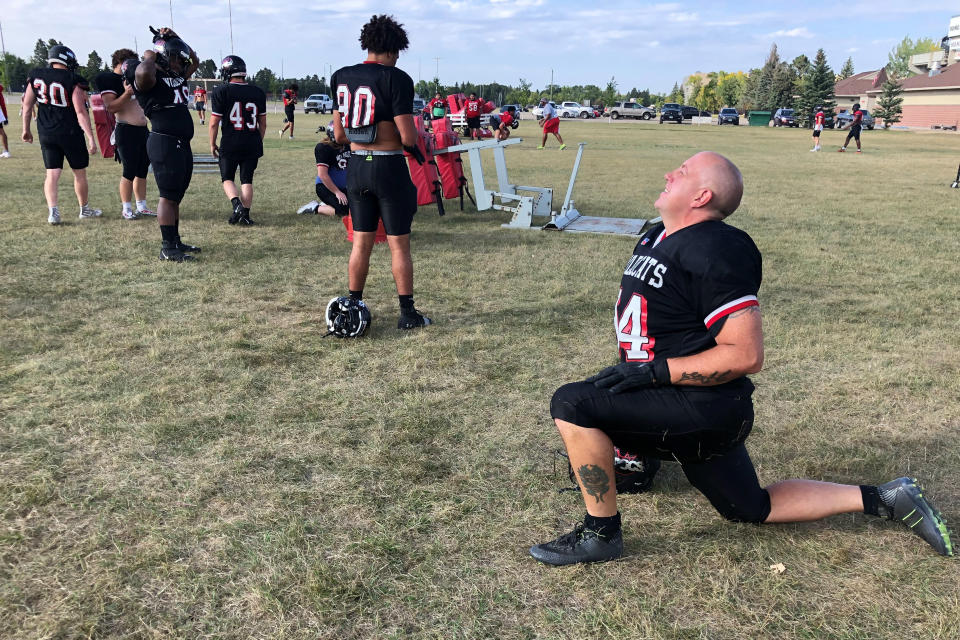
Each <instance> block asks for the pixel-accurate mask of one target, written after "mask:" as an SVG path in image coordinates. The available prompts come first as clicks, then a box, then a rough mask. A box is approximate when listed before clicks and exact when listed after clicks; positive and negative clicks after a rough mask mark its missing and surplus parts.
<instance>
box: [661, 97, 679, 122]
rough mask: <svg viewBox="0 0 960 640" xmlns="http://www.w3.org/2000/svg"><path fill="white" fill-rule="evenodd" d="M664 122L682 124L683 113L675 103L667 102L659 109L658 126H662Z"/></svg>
mask: <svg viewBox="0 0 960 640" xmlns="http://www.w3.org/2000/svg"><path fill="white" fill-rule="evenodd" d="M664 120H671V121H673V122H676V123H677V124H683V111H682V110H681V108H680V105H678V104H677V103H675V102H667V103H665V104H664V105H663V106H662V107H660V124H663V122H664Z"/></svg>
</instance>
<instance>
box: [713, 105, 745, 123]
mask: <svg viewBox="0 0 960 640" xmlns="http://www.w3.org/2000/svg"><path fill="white" fill-rule="evenodd" d="M717 124H718V125H721V124H735V125H738V126H739V125H740V114H739V113H738V112H737V110H736V109H734V108H733V107H724V108H723V109H720V113H718V114H717Z"/></svg>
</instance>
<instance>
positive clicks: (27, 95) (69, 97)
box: [21, 44, 101, 224]
mask: <svg viewBox="0 0 960 640" xmlns="http://www.w3.org/2000/svg"><path fill="white" fill-rule="evenodd" d="M47 56H48V59H47V62H48V63H49V64H50V66H49V67H44V68H37V69H34V70H33V71H31V72H30V75H29V76H28V78H27V89H26V91H25V92H24V95H23V112H22V115H23V135H22V136H21V137H22V139H23V141H24V142H26V143H28V144H32V143H33V133H32V132H31V131H30V121H31V117H32V116H33V107H34V105H39V108H38V113H37V132H38V133H39V135H40V151H41V152H42V154H43V165H44V166H45V167H46V169H47V175H46V179H45V180H44V182H43V194H44V195H45V196H46V199H47V206H48V207H49V215H48V217H47V222H49V223H50V224H60V210H59V208H58V206H57V183H58V182H59V181H60V174H61V173H62V172H63V159H64V158H66V159H67V162H68V163H69V164H70V168H71V169H72V170H73V189H74V191H75V192H76V194H77V200H78V201H79V202H80V218H81V219H84V218H97V217H99V216H100V215H101V211H100V210H99V209H92V208H90V206H89V205H88V204H87V195H88V191H89V188H88V185H87V165H89V164H90V155H91V154H95V153H96V152H97V142H96V138H95V137H94V135H93V129H92V128H91V126H90V114H88V113H87V89H88V88H89V84H87V81H86V80H85V79H84V78H83V77H81V76H79V75H77V74H76V69H77V57H76V56H75V55H74V53H73V51H71V50H70V49H69V48H68V47H65V46H63V45H62V44H58V45H54V46H53V47H50V51H49V52H48V53H47ZM84 136H86V137H87V140H86V144H84V140H83V137H84Z"/></svg>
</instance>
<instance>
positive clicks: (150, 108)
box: [123, 28, 200, 262]
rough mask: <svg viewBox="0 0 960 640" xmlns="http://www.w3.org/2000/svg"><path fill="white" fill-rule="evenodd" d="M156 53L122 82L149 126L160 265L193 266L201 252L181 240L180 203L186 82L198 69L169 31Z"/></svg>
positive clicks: (185, 159)
mask: <svg viewBox="0 0 960 640" xmlns="http://www.w3.org/2000/svg"><path fill="white" fill-rule="evenodd" d="M153 46H154V48H153V49H152V50H149V51H145V52H144V54H143V60H142V61H140V62H139V63H136V64H134V63H135V62H136V61H135V60H130V61H128V62H126V63H125V64H124V68H123V77H124V79H125V80H126V81H127V84H129V85H131V86H132V87H133V92H134V95H135V96H136V98H137V102H139V103H140V107H141V108H142V109H143V113H144V114H145V115H146V116H147V118H149V119H150V123H151V125H152V128H151V131H150V136H149V137H148V138H147V156H148V157H149V158H150V164H152V165H153V175H154V177H155V178H156V180H157V191H158V192H159V194H160V200H159V203H158V205H157V222H159V223H160V235H161V237H162V242H161V245H160V259H161V260H170V261H173V262H183V261H184V260H193V255H191V254H194V253H199V251H200V247H194V246H192V245H189V244H186V243H185V242H183V241H182V240H181V239H180V201H181V200H183V196H184V194H185V193H186V192H187V187H189V186H190V179H191V178H192V177H193V151H192V150H191V149H190V140H191V139H192V138H193V118H192V117H190V111H189V108H188V107H187V102H188V101H189V97H190V87H189V86H187V78H189V77H190V76H191V75H193V73H194V72H195V71H196V70H197V67H199V66H200V61H199V60H198V59H197V54H196V53H195V52H194V51H193V49H191V48H190V45H188V44H187V43H186V42H184V41H183V40H181V39H180V37H179V36H177V34H176V33H174V32H173V30H172V29H167V28H163V29H160V31H159V33H158V35H157V38H156V40H154V45H153Z"/></svg>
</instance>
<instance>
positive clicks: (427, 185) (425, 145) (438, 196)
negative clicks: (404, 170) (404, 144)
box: [403, 116, 446, 216]
mask: <svg viewBox="0 0 960 640" xmlns="http://www.w3.org/2000/svg"><path fill="white" fill-rule="evenodd" d="M413 121H414V124H416V127H417V134H418V135H417V147H419V149H420V153H422V154H423V157H424V158H425V159H426V161H425V162H424V163H423V164H420V163H419V162H417V161H416V159H414V157H413V156H412V155H410V154H409V153H408V152H406V151H404V152H403V153H404V155H405V156H406V157H407V166H408V167H410V178H411V179H412V180H413V184H414V185H415V186H416V187H417V205H418V206H423V205H426V204H432V203H434V202H435V203H437V211H438V213H439V214H440V215H441V216H442V215H444V214H445V213H446V212H445V211H444V210H443V196H442V192H441V187H440V173H439V171H438V170H437V162H436V160H434V159H433V144H432V141H431V139H430V134H429V133H427V131H426V129H424V128H423V116H414V118H413Z"/></svg>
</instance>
